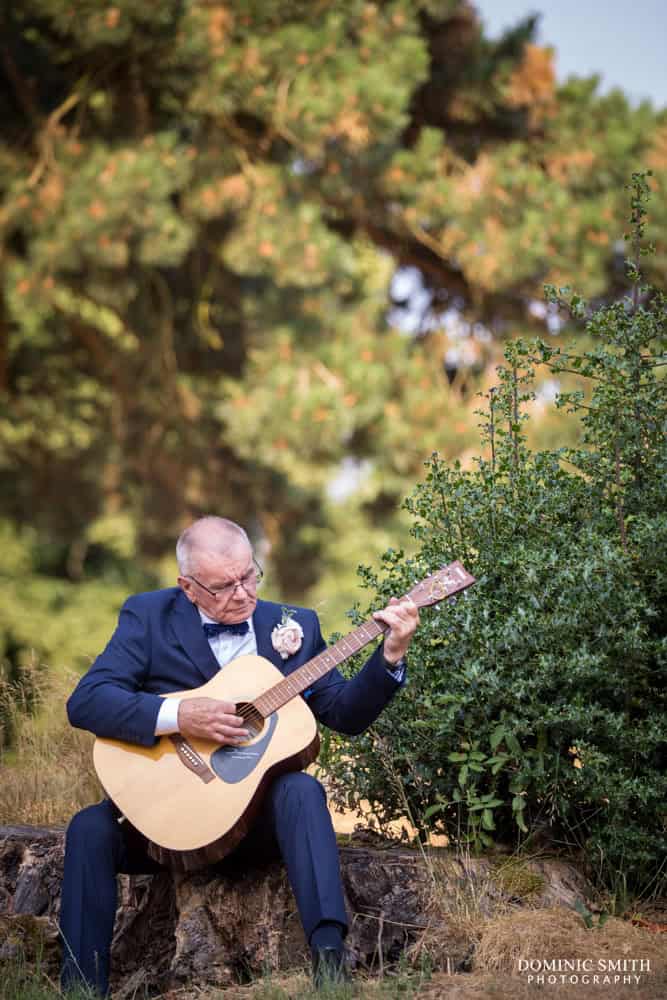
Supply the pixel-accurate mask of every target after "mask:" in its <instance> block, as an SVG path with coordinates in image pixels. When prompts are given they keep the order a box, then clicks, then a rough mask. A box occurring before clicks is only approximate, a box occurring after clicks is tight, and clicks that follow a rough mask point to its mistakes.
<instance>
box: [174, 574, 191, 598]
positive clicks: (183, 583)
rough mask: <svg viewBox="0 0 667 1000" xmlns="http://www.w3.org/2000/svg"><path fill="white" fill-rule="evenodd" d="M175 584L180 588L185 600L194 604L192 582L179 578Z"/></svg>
mask: <svg viewBox="0 0 667 1000" xmlns="http://www.w3.org/2000/svg"><path fill="white" fill-rule="evenodd" d="M176 582H177V583H178V586H179V587H180V588H181V590H182V591H183V593H184V594H185V596H186V597H187V599H188V600H189V601H192V603H193V604H194V603H195V595H194V593H193V589H192V580H188V578H187V576H179V577H178V578H177V581H176Z"/></svg>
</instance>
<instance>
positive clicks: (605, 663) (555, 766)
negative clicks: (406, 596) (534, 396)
mask: <svg viewBox="0 0 667 1000" xmlns="http://www.w3.org/2000/svg"><path fill="white" fill-rule="evenodd" d="M646 196H647V187H646V179H645V177H644V176H643V175H641V174H637V175H635V176H634V178H633V231H634V234H635V236H636V237H637V238H639V236H640V235H641V229H642V218H643V213H644V202H645V199H646ZM638 265H639V260H638V258H635V259H634V260H633V262H632V263H631V266H630V271H631V273H632V276H633V282H634V286H633V289H634V291H633V295H632V296H631V297H629V298H626V299H625V300H624V301H622V302H619V303H614V304H613V305H610V306H604V307H600V308H596V309H594V310H592V311H591V310H590V307H589V306H588V305H587V303H586V302H585V301H584V300H583V299H581V298H580V297H579V296H578V295H571V294H569V293H568V292H567V290H566V289H561V290H556V289H550V290H549V295H550V296H551V297H552V298H555V299H556V300H557V301H559V302H561V303H563V302H566V303H567V306H568V308H569V309H570V310H571V312H572V313H573V314H574V315H575V316H576V317H579V319H580V320H581V321H582V322H584V323H585V326H586V330H587V332H588V334H589V336H590V338H591V341H592V344H593V346H592V348H591V349H590V350H587V351H585V352H581V351H580V350H578V349H577V348H576V346H575V347H573V348H571V349H564V348H557V347H554V346H553V344H550V343H545V342H544V341H537V342H536V343H534V344H532V345H528V344H522V342H520V341H519V342H512V343H510V344H509V345H508V346H507V348H506V350H505V365H504V366H503V367H501V368H500V369H499V372H498V374H499V382H498V384H497V386H496V387H494V388H493V389H492V390H491V391H490V392H489V393H488V394H487V395H486V409H485V410H483V411H482V417H483V424H482V431H483V443H484V446H485V449H484V450H485V454H484V457H482V458H480V459H479V460H478V462H477V465H476V467H475V468H473V469H463V468H461V466H460V465H459V463H458V462H455V463H454V464H451V463H448V462H446V461H444V460H443V459H442V458H440V457H438V456H437V455H436V456H433V458H432V459H431V461H430V462H429V464H428V473H427V475H426V478H425V480H424V481H423V482H422V483H420V484H419V485H418V486H417V488H416V490H415V491H414V492H413V494H412V495H411V497H410V498H409V500H408V501H407V508H408V510H409V512H410V514H411V515H412V517H413V519H414V527H413V533H414V536H415V539H416V540H417V544H418V549H417V553H416V555H415V557H414V558H413V559H409V560H406V559H404V558H403V555H402V553H400V552H395V551H394V552H392V551H389V552H388V553H387V554H386V555H385V558H384V567H383V570H384V572H383V574H382V577H381V578H380V577H379V576H377V575H376V574H373V573H372V572H371V571H370V570H369V569H365V570H364V572H363V577H364V580H365V582H366V585H367V586H368V587H369V588H370V589H371V590H372V591H373V592H374V594H375V595H377V596H376V597H374V600H373V605H374V606H376V607H377V606H378V604H380V605H381V603H382V602H383V601H384V600H386V598H387V597H388V596H389V595H390V594H395V593H399V592H405V591H406V590H407V589H409V586H410V583H411V581H412V580H413V579H415V578H420V577H421V576H423V575H425V574H426V572H428V571H432V570H434V569H435V568H438V567H440V566H441V565H443V564H445V563H447V562H449V561H451V560H452V559H454V558H459V559H461V560H462V561H463V562H464V564H465V565H466V566H467V568H468V569H469V570H470V571H471V572H472V573H473V574H475V575H476V576H477V578H478V582H477V584H476V585H475V587H474V588H473V589H472V590H471V591H469V592H468V594H467V595H466V597H465V598H461V599H459V600H458V602H457V603H456V604H455V605H454V606H447V607H441V608H440V609H439V610H438V611H437V612H436V613H434V614H428V613H426V612H424V613H423V614H424V619H425V620H424V623H423V625H422V627H421V629H420V631H419V632H418V634H417V638H416V641H415V643H414V646H415V648H414V651H413V652H412V654H411V657H410V660H411V666H410V680H409V683H408V685H407V687H406V689H405V691H404V692H403V693H402V695H401V697H400V698H399V699H397V700H396V702H395V703H394V704H393V705H392V706H391V707H390V709H389V711H387V712H386V713H385V714H384V715H383V716H382V717H381V718H380V720H378V722H377V723H376V724H375V726H374V727H373V729H372V730H370V731H369V732H368V733H366V734H364V735H363V736H361V737H360V738H359V739H358V740H357V742H356V743H355V746H354V749H353V750H352V752H350V748H349V746H347V745H345V744H344V743H343V742H342V741H337V740H336V739H333V738H332V740H331V742H330V744H329V751H328V753H329V756H328V764H329V767H330V769H331V774H332V780H333V782H334V787H335V789H336V790H337V795H338V798H339V799H340V800H343V801H346V802H347V803H348V804H350V805H358V804H359V802H360V801H361V800H364V799H366V800H369V801H370V802H371V803H373V804H374V807H375V809H376V811H377V813H378V815H379V816H380V817H381V818H382V819H383V820H388V819H392V818H395V817H396V816H400V815H403V814H404V813H405V810H406V806H407V808H408V811H409V815H410V816H411V818H412V819H413V821H414V822H415V823H416V824H417V826H418V827H419V828H420V829H421V830H422V832H425V831H427V830H429V829H430V830H436V831H440V832H445V833H446V834H447V835H448V836H449V837H450V838H451V839H452V841H454V842H455V843H457V844H459V845H468V846H472V847H474V848H479V847H488V846H491V845H492V844H493V842H494V840H495V839H496V838H499V839H500V840H501V841H505V842H510V843H521V842H528V841H529V839H531V842H532V843H533V844H536V843H541V844H542V845H544V843H545V836H546V842H547V843H549V844H550V845H554V844H556V845H560V846H568V847H570V848H578V849H580V850H582V851H583V853H584V855H585V857H586V859H587V861H588V863H589V866H590V869H591V871H592V872H594V873H595V874H596V875H597V876H598V877H599V878H600V880H601V881H602V882H605V883H606V884H607V886H609V887H613V886H614V885H616V886H617V887H618V886H619V885H620V881H621V878H626V879H627V880H628V882H632V883H633V884H634V885H635V886H637V885H638V884H641V885H642V886H644V887H646V886H647V885H648V884H651V888H652V889H655V888H656V880H661V879H662V880H664V876H665V872H664V864H663V868H661V867H660V865H661V863H664V858H665V849H666V848H667V837H666V834H665V829H666V828H665V820H666V817H665V801H666V800H667V778H666V776H665V748H666V747H667V728H666V723H665V719H666V713H665V708H666V704H665V692H666V691H667V684H666V681H667V658H666V656H665V653H666V651H667V634H666V632H665V619H664V607H665V602H666V599H667V517H666V515H665V509H664V497H665V489H666V487H667V435H666V434H665V431H666V430H667V382H666V381H665V378H664V366H665V364H666V363H667V353H666V351H667V324H666V321H667V299H666V298H665V296H664V295H663V294H662V293H660V294H657V295H656V296H655V297H654V298H653V299H651V300H650V302H649V304H648V305H642V304H641V302H642V296H643V294H644V293H645V291H646V289H644V288H643V287H642V286H641V284H640V281H641V278H640V274H639V268H638ZM536 364H544V365H547V366H549V367H550V368H551V369H552V370H554V371H556V372H559V373H561V372H564V371H568V370H574V371H576V372H577V373H579V374H580V375H581V376H582V378H583V380H584V384H585V385H586V389H585V390H584V391H583V392H579V391H577V392H568V393H563V394H562V395H561V396H560V398H559V400H558V405H559V406H563V407H569V408H571V409H572V410H573V411H574V413H575V414H576V416H577V418H578V419H579V420H580V422H581V425H582V431H583V433H582V444H581V447H577V448H567V449H565V448H563V449H559V450H555V451H547V452H532V451H531V450H530V449H528V448H527V447H526V444H525V436H524V423H525V420H526V419H527V418H526V414H525V412H524V411H525V404H526V402H527V400H528V399H529V397H530V395H531V386H532V384H533V381H534V377H535V368H534V366H535V365H536Z"/></svg>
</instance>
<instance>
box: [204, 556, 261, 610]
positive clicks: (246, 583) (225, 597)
mask: <svg viewBox="0 0 667 1000" xmlns="http://www.w3.org/2000/svg"><path fill="white" fill-rule="evenodd" d="M252 561H253V564H254V565H253V566H252V567H251V568H250V569H249V570H248V572H247V573H245V574H244V575H243V576H242V577H241V579H240V580H235V581H234V583H227V584H225V586H224V587H220V589H219V590H211V588H210V587H207V586H206V584H205V583H202V582H201V580H198V579H197V577H196V576H192V574H189V575H188V579H189V580H192V581H193V582H194V583H196V584H197V586H198V587H201V589H202V590H205V591H206V593H207V594H210V595H211V597H212V598H213V600H214V601H220V600H222V601H223V602H224V604H227V603H228V602H229V601H230V600H231V599H232V597H233V596H234V594H235V593H236V588H237V587H243V589H244V590H245V592H246V594H247V593H249V592H251V591H252V592H254V591H255V589H256V588H257V586H258V584H259V583H260V581H261V579H262V577H263V576H264V570H263V569H262V567H261V566H260V565H259V563H258V562H257V560H256V559H255V558H253V560H252Z"/></svg>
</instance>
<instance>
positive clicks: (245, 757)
mask: <svg viewBox="0 0 667 1000" xmlns="http://www.w3.org/2000/svg"><path fill="white" fill-rule="evenodd" d="M277 725H278V715H277V713H276V712H274V713H273V714H272V715H270V716H269V717H268V719H266V731H265V732H264V735H263V736H262V738H261V739H259V740H257V742H256V743H252V744H250V745H249V746H239V747H233V746H224V747H218V749H217V750H214V751H213V753H212V754H211V767H212V768H213V770H214V771H215V773H216V774H217V776H218V777H219V778H220V779H221V781H226V782H227V784H229V785H235V784H237V783H238V782H239V781H243V780H244V779H245V778H247V777H248V775H249V774H252V772H253V771H254V770H255V768H256V767H257V765H258V763H259V761H260V760H261V759H262V757H263V756H264V754H265V752H266V748H267V747H268V745H269V743H270V742H271V737H272V736H273V732H274V730H275V728H276V726H277Z"/></svg>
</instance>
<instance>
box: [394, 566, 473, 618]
mask: <svg viewBox="0 0 667 1000" xmlns="http://www.w3.org/2000/svg"><path fill="white" fill-rule="evenodd" d="M475 582H476V581H475V577H474V576H471V575H470V573H469V572H468V571H467V569H465V568H464V567H463V566H462V565H461V563H460V562H459V561H458V559H457V560H456V561H455V562H452V563H450V564H449V566H443V568H442V569H439V570H437V572H435V573H431V575H430V576H427V577H426V579H425V580H422V582H421V583H418V584H416V586H414V587H413V588H412V590H410V591H408V597H411V598H412V600H413V601H414V602H415V604H416V605H417V607H418V608H428V607H430V606H431V605H432V604H437V603H438V601H444V600H445V598H446V597H452V596H453V595H454V594H459V593H460V592H461V591H462V590H466V589H467V588H468V587H471V586H472V585H473V583H475Z"/></svg>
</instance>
